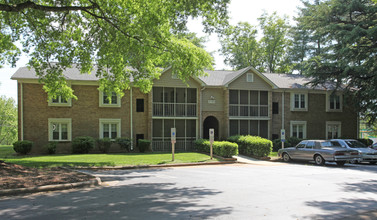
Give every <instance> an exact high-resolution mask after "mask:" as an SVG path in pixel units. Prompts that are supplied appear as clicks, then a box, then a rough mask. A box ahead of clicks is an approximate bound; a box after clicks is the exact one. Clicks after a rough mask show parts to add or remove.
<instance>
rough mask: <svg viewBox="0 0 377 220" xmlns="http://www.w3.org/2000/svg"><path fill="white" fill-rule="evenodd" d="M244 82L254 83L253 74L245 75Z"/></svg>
mask: <svg viewBox="0 0 377 220" xmlns="http://www.w3.org/2000/svg"><path fill="white" fill-rule="evenodd" d="M246 82H254V74H252V73H247V74H246Z"/></svg>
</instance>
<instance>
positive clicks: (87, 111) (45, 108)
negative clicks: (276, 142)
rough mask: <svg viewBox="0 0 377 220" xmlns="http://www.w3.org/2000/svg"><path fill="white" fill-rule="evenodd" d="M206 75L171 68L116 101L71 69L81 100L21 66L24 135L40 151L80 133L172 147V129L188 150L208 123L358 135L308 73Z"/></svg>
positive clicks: (245, 130) (337, 96) (64, 147)
mask: <svg viewBox="0 0 377 220" xmlns="http://www.w3.org/2000/svg"><path fill="white" fill-rule="evenodd" d="M207 73H208V75H207V76H203V77H198V78H196V77H192V78H190V79H189V80H188V81H187V82H186V83H183V82H182V81H181V80H180V79H177V77H176V76H175V75H174V74H172V71H171V69H166V70H165V71H164V72H163V73H162V75H161V77H160V79H159V80H155V81H154V85H153V89H152V91H151V92H150V93H148V94H144V93H142V92H140V91H139V89H138V88H136V87H132V86H131V89H130V90H128V91H125V95H124V96H123V97H122V98H120V97H119V96H117V95H116V94H115V93H114V94H113V96H112V97H111V100H112V102H111V104H110V103H109V101H108V99H107V96H106V95H104V94H103V93H102V92H100V91H99V90H98V85H99V82H98V78H97V77H96V76H95V74H91V75H82V74H80V72H79V70H78V69H77V68H69V69H67V70H66V71H65V72H64V75H65V76H66V78H67V80H68V82H69V84H70V85H71V87H72V89H73V90H74V94H75V95H76V96H77V97H78V100H63V99H61V98H60V97H59V98H57V99H56V100H49V101H47V94H46V93H45V92H44V91H43V89H42V85H41V84H40V83H38V77H37V76H36V74H35V71H34V70H33V69H30V70H29V69H28V68H26V67H22V68H20V69H18V70H17V72H16V73H15V74H14V75H13V76H12V79H14V80H17V81H18V103H19V105H18V110H19V111H18V112H19V128H18V131H19V139H20V140H31V141H33V142H34V143H35V147H34V149H33V152H34V153H38V152H42V151H43V146H44V145H45V144H46V143H48V142H49V141H57V142H59V144H58V152H69V151H70V146H71V145H70V142H71V140H72V139H73V138H75V137H77V136H92V137H94V138H102V137H110V138H116V137H129V138H132V139H133V140H137V139H140V138H144V139H149V140H152V147H153V149H154V150H155V151H168V150H170V128H172V127H175V128H176V131H177V144H176V149H177V150H181V151H184V150H186V151H189V150H192V147H193V144H192V143H193V141H194V140H196V139H198V138H208V129H209V128H214V129H215V138H216V139H218V140H222V139H226V138H227V137H229V136H231V135H235V134H242V135H244V134H251V135H258V136H261V137H265V138H268V139H278V138H280V137H279V135H280V130H281V129H282V128H284V129H285V130H286V134H287V136H295V137H299V138H305V139H328V138H336V137H349V138H356V137H357V134H358V115H357V113H356V112H355V111H354V110H353V109H351V108H350V107H349V106H350V105H347V104H346V103H345V100H344V99H343V95H342V93H341V92H340V91H337V92H335V93H333V90H332V89H333V87H332V86H331V85H328V86H326V87H325V86H316V87H314V88H312V87H310V86H307V85H306V83H308V82H309V79H308V78H306V77H304V76H300V75H288V74H272V73H259V72H258V71H256V70H255V69H254V68H252V67H247V68H244V69H241V70H238V71H207ZM134 143H136V141H134ZM134 145H135V144H134ZM113 150H115V151H116V150H117V149H116V148H113Z"/></svg>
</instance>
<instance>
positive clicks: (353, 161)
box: [349, 160, 359, 164]
mask: <svg viewBox="0 0 377 220" xmlns="http://www.w3.org/2000/svg"><path fill="white" fill-rule="evenodd" d="M349 163H351V164H357V163H359V161H357V160H350V161H349Z"/></svg>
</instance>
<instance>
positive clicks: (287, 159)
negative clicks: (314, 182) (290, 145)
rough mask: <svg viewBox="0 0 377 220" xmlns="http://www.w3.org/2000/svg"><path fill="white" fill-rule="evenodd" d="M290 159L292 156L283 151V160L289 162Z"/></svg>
mask: <svg viewBox="0 0 377 220" xmlns="http://www.w3.org/2000/svg"><path fill="white" fill-rule="evenodd" d="M290 160H291V158H290V157H289V155H288V154H287V153H283V161H284V162H289V161H290Z"/></svg>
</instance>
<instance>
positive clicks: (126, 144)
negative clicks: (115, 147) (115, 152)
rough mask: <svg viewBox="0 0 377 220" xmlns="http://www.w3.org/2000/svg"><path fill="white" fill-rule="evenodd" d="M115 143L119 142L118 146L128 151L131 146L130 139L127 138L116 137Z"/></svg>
mask: <svg viewBox="0 0 377 220" xmlns="http://www.w3.org/2000/svg"><path fill="white" fill-rule="evenodd" d="M115 143H117V144H119V146H120V148H122V149H125V150H126V151H130V148H131V139H129V138H117V139H115Z"/></svg>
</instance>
